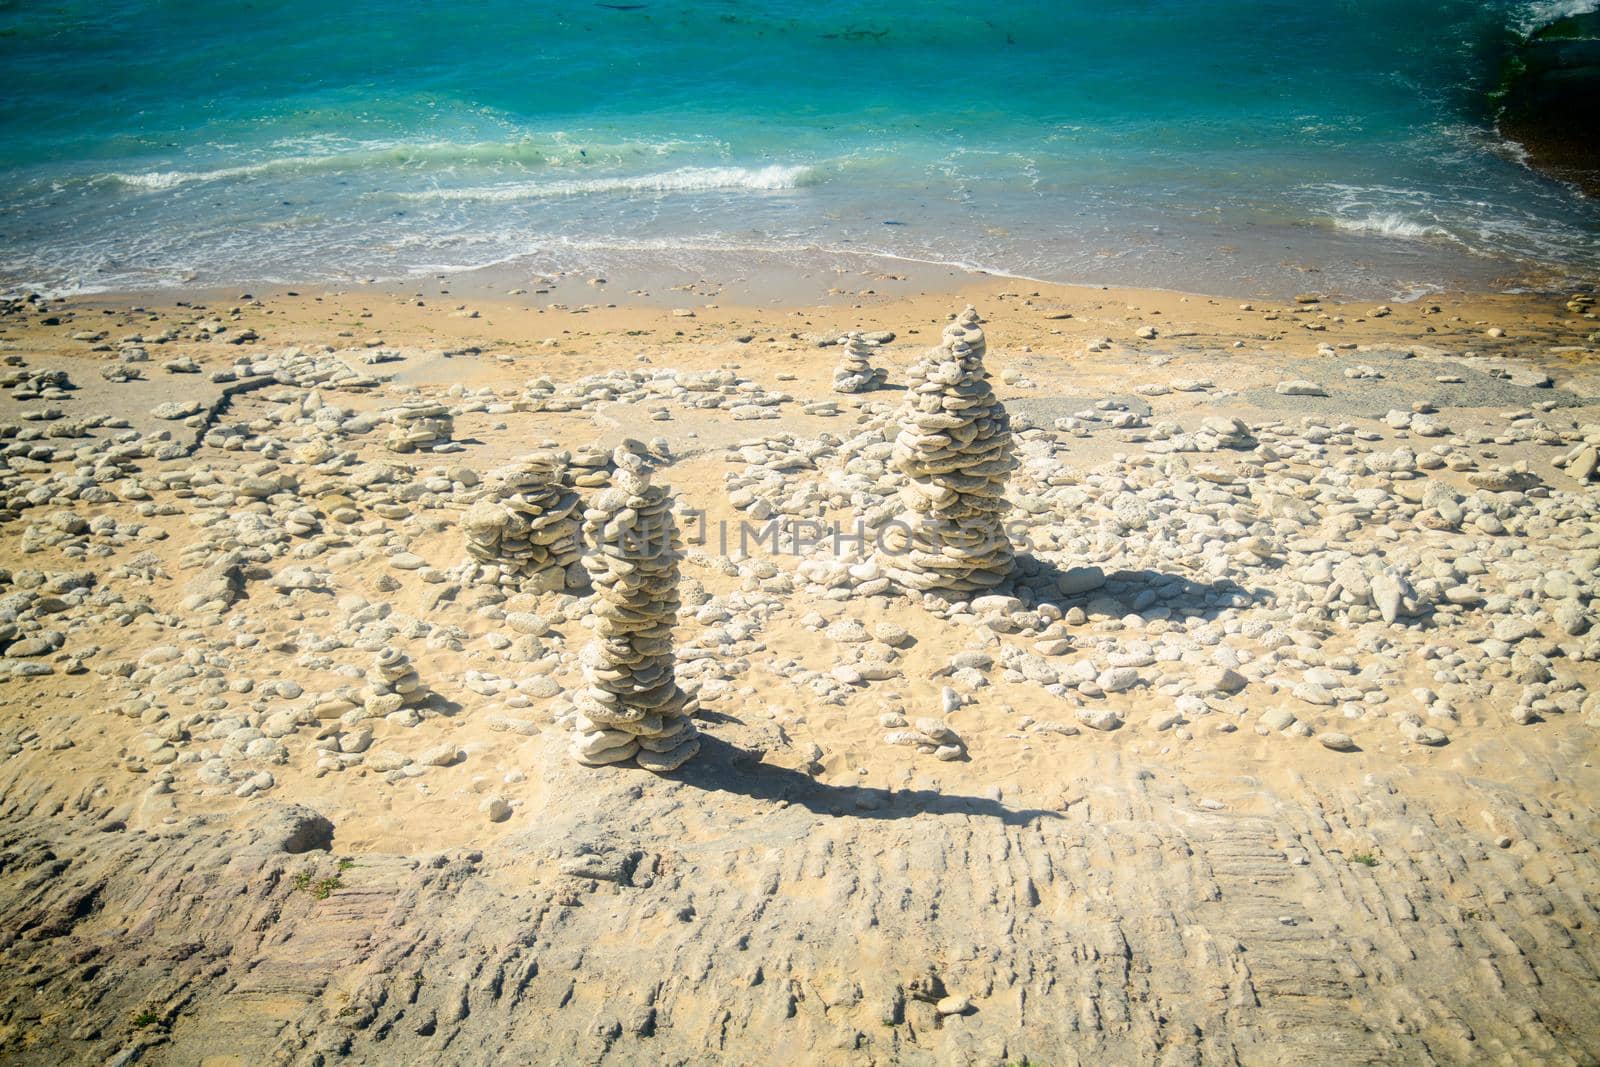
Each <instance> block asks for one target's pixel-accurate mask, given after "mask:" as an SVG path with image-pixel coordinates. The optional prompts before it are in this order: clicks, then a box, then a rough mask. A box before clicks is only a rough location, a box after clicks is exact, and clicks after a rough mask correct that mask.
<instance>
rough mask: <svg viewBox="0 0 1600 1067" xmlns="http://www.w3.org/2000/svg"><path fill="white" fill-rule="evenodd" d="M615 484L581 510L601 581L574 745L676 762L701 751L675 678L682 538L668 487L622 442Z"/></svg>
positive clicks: (594, 573)
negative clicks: (674, 645)
mask: <svg viewBox="0 0 1600 1067" xmlns="http://www.w3.org/2000/svg"><path fill="white" fill-rule="evenodd" d="M615 460H616V464H617V472H616V476H615V478H614V484H613V485H612V486H611V487H610V488H608V489H605V490H603V491H602V492H600V493H599V494H598V495H597V496H596V498H595V500H594V501H593V503H592V504H591V505H590V506H589V507H588V508H587V509H586V510H585V511H584V516H583V532H584V536H585V538H586V539H587V540H588V541H589V543H590V545H591V547H592V551H591V552H590V553H589V554H588V555H586V556H585V557H584V566H585V567H586V568H587V569H588V571H589V575H590V578H591V579H592V580H593V582H594V586H595V600H594V606H593V609H592V614H593V629H594V635H595V637H594V640H593V641H592V642H591V643H590V644H589V645H588V646H586V647H585V648H584V650H583V653H582V655H581V656H580V660H581V662H582V664H583V675H584V682H585V688H584V689H583V691H582V692H581V693H579V694H578V698H577V701H576V705H577V711H578V714H577V717H576V719H575V721H574V733H573V738H572V744H571V746H570V748H569V750H568V751H569V752H570V754H571V755H572V757H573V758H574V759H576V760H577V761H578V762H580V763H584V764H588V765H590V766H603V765H606V764H613V763H621V762H623V761H625V760H629V759H633V760H636V761H637V762H638V765H639V766H640V767H643V768H644V769H646V770H650V771H655V772H658V773H665V772H667V771H672V770H676V769H677V768H678V767H680V766H682V765H683V764H684V763H685V762H686V761H688V760H689V759H690V758H691V757H692V756H694V754H695V753H696V752H698V751H699V750H700V740H699V734H698V731H697V730H696V729H695V725H694V722H693V721H692V720H691V718H690V717H691V716H692V715H693V714H694V711H695V701H694V700H693V699H692V698H691V697H689V696H688V695H687V694H686V693H685V692H684V691H683V690H682V689H680V688H679V686H678V681H677V676H676V673H675V662H676V661H675V657H674V655H673V648H672V627H673V623H674V622H675V621H676V615H677V610H678V605H679V600H678V554H679V552H680V551H681V549H682V545H681V543H680V541H679V538H678V531H677V524H676V522H675V521H674V519H673V516H672V500H671V497H670V495H669V494H668V492H667V490H666V488H665V487H663V486H660V485H653V484H651V481H650V476H649V474H648V472H647V470H646V469H645V466H644V464H643V462H642V461H641V460H640V458H639V456H638V455H637V454H636V453H633V452H629V451H626V450H624V449H618V450H617V454H616V456H615Z"/></svg>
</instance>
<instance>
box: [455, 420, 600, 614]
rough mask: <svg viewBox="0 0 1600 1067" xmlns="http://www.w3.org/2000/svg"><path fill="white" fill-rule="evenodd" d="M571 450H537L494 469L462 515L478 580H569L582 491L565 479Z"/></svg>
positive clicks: (577, 555) (553, 585) (555, 584)
mask: <svg viewBox="0 0 1600 1067" xmlns="http://www.w3.org/2000/svg"><path fill="white" fill-rule="evenodd" d="M567 459H568V457H567V454H566V453H565V452H556V451H551V450H546V451H540V452H535V453H533V454H531V455H528V456H525V457H523V458H522V459H520V460H518V461H517V462H515V463H512V464H510V465H509V466H506V467H503V468H501V469H500V470H498V471H495V472H493V473H492V474H491V475H490V490H489V493H488V495H486V496H485V497H484V498H483V499H482V500H479V501H478V502H477V503H476V504H474V505H473V506H472V507H471V508H469V509H467V512H466V514H465V515H463V516H462V518H461V529H462V532H463V533H464V534H465V536H466V541H467V555H468V556H470V557H471V558H472V560H473V561H474V562H475V563H476V564H477V571H476V572H475V573H474V574H473V575H472V578H473V580H476V581H492V582H495V583H499V584H517V585H521V584H525V583H528V582H532V583H534V584H536V585H539V586H541V587H542V588H544V589H546V590H548V591H554V590H558V589H561V588H562V587H563V586H565V584H566V572H567V568H569V567H571V566H573V565H574V564H576V563H577V562H578V561H579V560H580V559H581V558H582V555H583V553H582V552H581V550H580V549H579V547H578V522H579V519H578V505H579V503H580V501H579V499H578V494H577V493H575V492H573V491H572V489H571V487H569V486H568V485H567V484H566V480H565V476H566V471H567Z"/></svg>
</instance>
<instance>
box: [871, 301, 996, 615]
mask: <svg viewBox="0 0 1600 1067" xmlns="http://www.w3.org/2000/svg"><path fill="white" fill-rule="evenodd" d="M986 348H987V346H986V344H985V342H984V336H983V329H982V327H981V326H980V325H979V320H978V313H977V311H976V309H974V308H972V307H970V306H969V307H968V308H966V309H965V310H964V311H962V312H961V314H960V315H958V316H957V317H956V320H955V321H954V322H952V323H951V324H950V325H949V326H947V327H946V328H945V331H944V340H943V343H942V344H941V345H940V346H939V347H937V348H935V349H933V350H932V351H931V352H929V353H928V354H927V355H925V356H924V357H922V359H920V360H918V361H917V362H916V363H914V364H913V365H912V366H911V368H910V370H908V371H907V382H906V388H907V393H906V403H905V410H904V412H903V413H902V423H901V429H900V433H899V436H897V437H896V438H895V442H894V453H893V461H894V464H895V466H896V467H897V468H898V469H899V470H900V472H901V473H902V474H903V475H904V477H905V479H906V482H905V485H904V486H902V488H901V491H900V499H901V501H902V502H903V503H904V505H905V507H906V512H905V515H904V517H903V518H904V522H903V526H902V527H901V528H900V529H899V530H898V531H896V532H898V533H900V534H901V536H900V537H899V538H898V539H896V540H893V541H891V542H890V543H889V544H888V547H889V549H890V553H889V559H890V562H889V563H888V564H887V570H888V572H889V574H890V575H891V576H892V577H893V578H894V579H895V580H896V581H898V582H900V583H901V584H902V585H904V586H906V587H907V588H909V589H914V590H920V591H930V590H939V591H942V592H945V593H949V594H956V595H960V594H970V593H974V592H982V591H984V590H988V589H993V588H995V587H996V586H999V585H1001V584H1002V583H1003V582H1005V580H1006V578H1007V577H1008V576H1009V575H1010V573H1011V563H1012V546H1011V541H1010V539H1009V538H1008V537H1007V535H1006V530H1005V518H1006V513H1007V512H1008V511H1009V510H1010V504H1009V503H1008V502H1007V501H1006V496H1005V492H1006V478H1007V477H1008V476H1009V475H1010V473H1011V471H1012V470H1013V469H1015V467H1016V465H1017V461H1016V456H1015V454H1014V451H1013V447H1012V439H1011V421H1010V418H1009V417H1008V416H1007V414H1006V409H1005V407H1004V406H1003V405H1002V404H1001V403H1000V401H999V400H998V399H997V398H996V397H995V395H994V390H993V388H991V386H990V385H989V376H988V373H987V372H986V371H985V370H984V366H983V357H984V353H985V351H986Z"/></svg>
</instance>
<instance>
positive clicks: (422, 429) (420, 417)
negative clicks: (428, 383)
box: [383, 399, 455, 453]
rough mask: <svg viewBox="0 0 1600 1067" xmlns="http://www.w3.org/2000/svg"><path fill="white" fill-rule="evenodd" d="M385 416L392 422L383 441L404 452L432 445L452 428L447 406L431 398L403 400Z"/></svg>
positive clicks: (390, 449) (390, 446) (444, 436)
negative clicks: (403, 401)
mask: <svg viewBox="0 0 1600 1067" xmlns="http://www.w3.org/2000/svg"><path fill="white" fill-rule="evenodd" d="M389 418H390V421H391V423H392V425H391V426H390V428H389V435H388V436H387V437H386V438H384V442H383V444H384V447H385V448H387V449H388V450H389V451H391V452H401V453H405V452H415V451H417V450H418V449H421V448H432V447H434V446H435V445H441V444H444V443H445V442H446V441H448V440H450V435H451V434H452V433H453V432H455V421H454V420H453V419H451V418H450V409H449V408H448V407H446V406H445V405H444V404H440V403H437V402H435V401H432V400H421V399H413V400H407V401H406V402H405V403H404V404H402V405H401V406H400V407H398V408H396V409H395V410H394V411H393V412H392V413H391V415H390V416H389Z"/></svg>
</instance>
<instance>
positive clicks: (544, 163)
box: [90, 133, 770, 192]
mask: <svg viewBox="0 0 1600 1067" xmlns="http://www.w3.org/2000/svg"><path fill="white" fill-rule="evenodd" d="M311 144H316V146H317V147H324V146H325V145H326V144H327V142H326V141H317V142H313V141H306V140H301V141H285V142H279V145H280V146H282V147H288V146H291V145H294V146H301V145H304V146H310V145H311ZM716 147H718V142H694V141H685V140H677V139H668V140H661V141H649V140H643V141H622V142H608V141H605V140H590V139H587V138H583V137H579V136H576V135H569V134H565V133H557V134H549V135H541V136H538V137H528V138H523V139H519V140H511V141H477V142H470V143H462V142H455V141H362V142H348V143H346V144H344V145H340V146H339V147H337V148H334V149H332V150H326V148H325V150H324V151H320V152H304V153H292V154H289V155H282V156H274V157H273V158H271V159H263V160H258V161H256V162H252V163H243V164H239V165H236V166H230V167H217V168H211V169H194V170H152V171H144V172H132V173H129V172H114V173H110V174H99V175H95V176H94V177H93V178H91V179H90V181H91V182H97V181H104V182H114V183H116V184H119V185H124V186H127V187H129V188H133V189H142V190H147V191H152V192H155V191H162V190H167V189H175V188H177V187H179V186H183V185H191V184H196V183H201V182H218V181H229V180H232V179H238V178H250V177H254V176H257V175H261V174H295V173H315V172H319V171H357V170H364V169H367V168H371V167H394V168H417V167H423V168H427V167H451V166H455V165H465V166H474V165H477V166H495V165H508V166H513V167H519V168H526V167H541V168H552V169H560V168H568V167H572V168H578V167H591V166H604V165H608V164H610V165H614V164H616V163H623V162H628V161H632V160H640V159H652V158H654V159H659V158H662V157H665V156H670V155H672V154H673V153H675V152H679V151H683V150H690V151H696V150H699V151H704V150H708V149H715V148H716ZM769 169H770V168H769Z"/></svg>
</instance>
